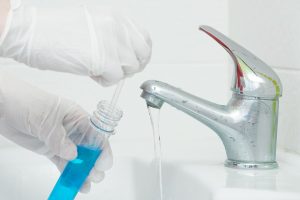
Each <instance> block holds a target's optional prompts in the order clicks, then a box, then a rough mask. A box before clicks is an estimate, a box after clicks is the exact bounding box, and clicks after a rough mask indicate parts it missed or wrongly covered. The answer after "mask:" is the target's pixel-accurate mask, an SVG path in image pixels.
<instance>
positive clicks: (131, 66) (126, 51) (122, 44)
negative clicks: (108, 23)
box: [115, 23, 140, 75]
mask: <svg viewBox="0 0 300 200" xmlns="http://www.w3.org/2000/svg"><path fill="white" fill-rule="evenodd" d="M115 28H116V29H117V30H116V35H117V42H118V46H117V48H118V54H119V59H120V61H121V65H122V69H123V72H124V74H126V75H129V74H133V73H136V72H138V71H140V63H139V60H138V59H137V57H136V55H135V52H134V48H133V46H132V43H131V39H130V35H129V32H128V30H127V28H126V25H125V24H123V23H119V25H118V26H116V27H115Z"/></svg>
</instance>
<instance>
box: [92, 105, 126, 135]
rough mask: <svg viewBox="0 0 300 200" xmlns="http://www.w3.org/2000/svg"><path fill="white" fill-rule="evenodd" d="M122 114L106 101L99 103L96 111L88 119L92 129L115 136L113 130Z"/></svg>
mask: <svg viewBox="0 0 300 200" xmlns="http://www.w3.org/2000/svg"><path fill="white" fill-rule="evenodd" d="M122 115H123V112H122V110H121V109H119V108H118V107H114V108H112V107H111V106H110V104H109V102H107V101H100V102H99V103H98V105H97V109H96V110H95V111H94V112H93V114H92V115H91V117H90V121H91V124H92V125H93V127H94V128H96V129H97V130H99V131H102V132H105V133H107V134H110V135H113V134H115V128H116V127H117V125H118V122H119V121H120V119H121V117H122Z"/></svg>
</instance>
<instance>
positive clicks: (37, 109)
mask: <svg viewBox="0 0 300 200" xmlns="http://www.w3.org/2000/svg"><path fill="white" fill-rule="evenodd" d="M88 126H89V119H88V114H87V113H86V112H85V111H84V110H83V109H82V108H81V107H79V106H78V105H76V104H75V103H73V102H71V101H68V100H65V99H61V98H59V97H57V96H54V95H51V94H48V93H46V92H44V91H42V90H40V89H38V88H34V87H32V86H31V85H28V84H26V83H24V82H23V81H19V80H16V79H14V78H13V77H10V76H7V75H1V74H0V134H1V135H3V136H5V137H6V138H8V139H10V140H12V141H13V142H15V143H17V144H19V145H21V146H23V147H25V148H27V149H29V150H32V151H34V152H37V153H39V154H43V155H45V156H47V157H48V158H49V159H50V160H51V161H52V162H54V164H56V166H57V167H58V169H59V170H61V171H62V170H63V169H64V167H65V165H66V163H67V162H68V161H69V160H72V159H74V158H76V157H77V148H76V145H75V144H74V143H73V142H72V140H70V138H71V137H72V135H71V134H72V133H76V134H78V133H81V132H84V131H83V130H86V129H87V127H88ZM111 166H112V152H111V149H110V146H109V144H108V143H107V145H106V146H105V147H104V148H103V152H102V154H101V156H100V158H99V159H98V161H97V162H96V164H95V167H94V169H93V170H92V171H91V173H90V176H89V178H88V180H87V181H86V183H85V185H84V186H83V188H82V191H83V192H85V191H88V190H89V188H90V182H91V181H92V182H100V181H101V180H102V179H103V178H104V171H105V170H107V169H109V168H110V167H111Z"/></svg>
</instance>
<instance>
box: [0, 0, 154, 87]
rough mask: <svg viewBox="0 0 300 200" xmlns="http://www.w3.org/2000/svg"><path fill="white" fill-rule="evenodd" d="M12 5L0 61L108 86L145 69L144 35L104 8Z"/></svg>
mask: <svg viewBox="0 0 300 200" xmlns="http://www.w3.org/2000/svg"><path fill="white" fill-rule="evenodd" d="M18 1H19V0H12V1H11V4H12V5H11V11H10V13H9V14H8V20H7V23H6V26H5V30H4V32H3V34H2V35H1V39H0V56H2V57H9V58H13V59H15V60H16V61H18V62H21V63H25V64H26V65H28V66H31V67H35V68H39V69H49V70H55V71H62V72H70V73H74V74H81V75H87V76H90V77H92V78H93V79H94V80H96V81H97V82H99V83H101V84H102V85H105V86H106V85H111V84H114V83H116V82H118V81H119V80H120V79H122V78H124V77H127V76H130V75H132V74H134V73H136V72H139V71H141V70H143V69H144V68H145V66H146V65H147V63H148V62H149V60H150V57H151V49H152V45H151V39H150V37H149V35H148V33H147V32H146V31H145V30H144V29H143V28H141V27H140V26H138V25H137V24H136V23H134V22H133V21H132V20H131V19H129V18H128V17H126V16H124V15H123V14H121V13H119V12H117V11H114V10H112V9H110V8H108V7H95V6H93V7H88V6H84V5H83V6H77V7H55V8H53V7H49V8H48V7H47V8H43V7H37V6H25V5H22V3H20V2H18Z"/></svg>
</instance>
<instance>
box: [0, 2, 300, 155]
mask: <svg viewBox="0 0 300 200" xmlns="http://www.w3.org/2000/svg"><path fill="white" fill-rule="evenodd" d="M26 2H31V1H28V0H27V1H26ZM32 2H34V3H36V4H40V5H42V6H47V7H49V9H53V8H55V6H59V5H60V4H61V1H58V0H55V1H50V0H47V1H37V0H36V1H32ZM82 2H85V3H91V4H100V3H103V4H106V5H112V6H115V7H118V8H122V9H124V10H125V11H126V12H128V13H129V14H130V15H131V16H132V17H133V18H135V19H136V20H137V21H138V22H139V23H141V24H143V25H144V26H145V27H146V28H147V29H148V31H149V32H150V34H151V36H152V39H153V44H154V48H153V58H152V61H151V63H150V64H149V66H148V67H147V68H146V70H145V71H144V72H143V73H141V74H137V75H136V76H134V77H133V78H131V79H129V80H127V81H126V83H125V87H124V90H123V92H122V94H121V98H120V102H119V105H120V106H121V107H122V108H123V110H124V113H125V115H124V118H123V119H122V121H121V123H120V125H119V127H118V134H117V135H116V136H114V138H112V145H113V144H114V142H119V141H124V144H125V145H126V141H127V140H130V141H132V140H133V141H136V144H139V143H140V142H142V141H145V140H152V132H151V127H150V121H149V116H148V113H147V109H146V106H145V102H144V101H143V100H142V99H141V98H140V97H139V95H140V92H141V90H140V89H139V86H140V85H141V83H142V82H143V81H145V80H148V79H157V80H160V81H164V82H168V83H170V84H173V85H175V86H177V87H180V88H182V89H184V90H187V91H189V92H191V93H193V94H195V95H198V96H200V97H202V98H205V99H208V100H211V101H213V102H217V103H220V104H225V103H226V102H227V100H228V99H229V97H230V80H231V76H232V74H231V66H230V64H231V63H230V61H229V56H228V55H227V53H226V51H224V50H223V49H222V48H221V47H220V46H219V45H218V44H216V43H215V41H213V40H212V39H211V38H209V37H208V36H207V35H205V34H204V33H201V32H199V31H198V26H199V25H201V24H207V25H210V26H212V27H214V28H216V29H218V30H219V31H221V32H223V33H225V34H229V35H230V36H231V37H232V38H233V39H234V40H236V41H237V42H239V43H240V44H242V45H244V46H245V47H247V48H248V49H249V50H251V51H252V52H255V54H257V56H259V57H261V58H262V59H263V60H265V61H266V62H267V63H269V64H270V65H271V66H273V67H275V68H276V70H277V71H278V73H279V75H280V77H281V79H282V82H283V86H284V93H283V95H284V97H283V98H282V102H281V104H280V106H281V110H280V123H279V136H280V137H279V143H280V146H281V147H283V148H286V149H288V150H291V151H294V152H298V153H300V150H299V148H298V147H297V146H299V145H297V144H299V142H300V134H299V133H298V132H299V130H300V127H298V125H297V124H300V123H299V122H298V119H299V117H298V113H299V112H297V111H300V108H299V106H297V104H299V103H298V102H299V99H300V91H299V89H298V87H297V85H299V84H300V81H299V80H300V79H299V75H300V74H299V69H300V59H299V58H300V57H299V56H298V54H299V52H300V44H299V39H298V37H299V35H300V25H299V23H300V22H299V18H300V16H299V15H300V14H299V12H298V11H299V8H300V1H297V0H288V1H282V0H281V1H280V0H275V1H274V0H266V1H259V0H255V1H246V0H228V1H226V0H224V1H220V0H185V1H179V0H160V1H159V0H151V1H147V0H109V1H108V0H107V1H104V0H103V1H76V2H74V1H71V0H70V1H64V4H67V5H70V6H72V5H73V4H79V3H82ZM0 70H1V73H11V74H14V75H16V76H18V77H20V78H22V79H24V80H26V81H28V82H30V83H32V84H34V85H36V86H38V87H40V88H43V89H45V90H47V91H48V92H51V93H55V94H57V95H60V96H63V97H66V98H69V99H72V100H74V101H76V102H77V103H78V104H80V105H81V106H83V107H84V108H85V109H87V110H88V111H89V112H92V111H93V109H94V108H95V106H96V104H97V102H98V101H99V100H101V99H110V98H111V96H112V94H113V90H114V87H110V88H102V87H101V86H99V85H97V84H96V83H94V82H93V81H92V80H90V79H89V78H88V77H80V76H75V75H70V74H66V73H56V72H50V71H39V70H36V69H30V68H29V67H26V66H24V65H20V64H17V63H15V62H12V61H10V60H0ZM161 134H162V137H163V145H164V148H165V149H166V151H167V149H168V143H169V142H172V143H174V142H178V144H180V146H181V148H182V149H184V148H189V141H190V140H193V141H199V146H201V145H205V144H206V141H207V140H218V138H217V136H216V135H215V134H214V133H213V131H212V130H210V129H208V128H207V127H206V126H205V125H203V124H201V123H199V122H197V121H196V120H194V119H192V118H190V117H189V116H186V115H185V114H183V113H181V112H179V111H177V110H175V109H173V108H171V107H170V106H168V105H165V106H163V109H162V111H161ZM295 138H296V139H295ZM179 141H180V142H179ZM182 141H186V142H182ZM11 145H12V144H10V143H8V142H7V141H5V140H4V139H2V138H1V141H0V146H2V147H7V146H11ZM218 145H219V146H218V147H211V148H214V149H215V148H216V149H222V148H223V147H222V144H221V142H219V144H218ZM143 148H146V149H148V150H149V152H152V146H144V147H143ZM124 151H126V149H125V148H124ZM169 151H172V150H169ZM218 153H224V152H223V150H222V151H218ZM224 159H225V155H224Z"/></svg>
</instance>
